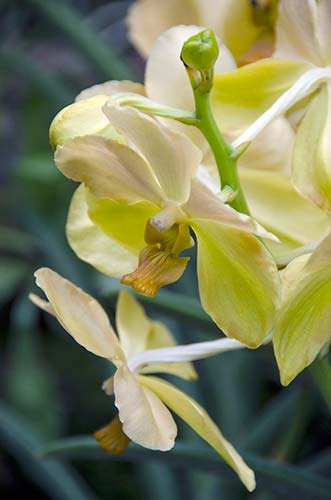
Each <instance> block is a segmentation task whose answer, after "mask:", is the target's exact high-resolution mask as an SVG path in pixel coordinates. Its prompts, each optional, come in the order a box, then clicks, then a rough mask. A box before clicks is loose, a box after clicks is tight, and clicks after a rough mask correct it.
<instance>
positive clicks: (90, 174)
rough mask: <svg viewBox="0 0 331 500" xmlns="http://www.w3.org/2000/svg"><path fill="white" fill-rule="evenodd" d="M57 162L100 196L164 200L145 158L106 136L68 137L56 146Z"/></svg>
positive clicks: (76, 179) (153, 201)
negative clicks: (63, 142) (62, 144)
mask: <svg viewBox="0 0 331 500" xmlns="http://www.w3.org/2000/svg"><path fill="white" fill-rule="evenodd" d="M81 102H84V101H81ZM55 163H56V165H57V167H58V168H59V169H60V170H61V172H62V173H63V174H64V175H66V176H67V177H69V179H73V180H75V181H78V182H84V184H85V185H86V186H87V187H88V188H89V190H90V191H91V192H92V193H93V194H94V195H95V196H97V197H98V198H110V199H113V200H118V201H126V202H128V203H136V202H139V201H145V200H146V201H150V202H152V203H156V204H158V203H161V202H162V200H163V196H164V195H163V193H162V191H161V189H160V187H159V185H158V184H157V181H156V179H155V178H154V176H153V172H152V171H151V169H150V167H149V165H148V164H147V163H146V161H145V160H144V159H143V158H142V157H141V156H140V155H139V154H138V153H136V152H135V151H134V150H133V149H131V148H129V147H128V146H125V145H123V144H118V143H116V142H114V141H110V140H107V139H105V138H103V137H98V136H92V135H91V136H85V137H77V138H75V139H71V140H69V141H66V143H65V145H64V146H59V147H58V148H57V150H56V153H55Z"/></svg>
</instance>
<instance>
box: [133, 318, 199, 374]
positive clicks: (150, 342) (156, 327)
mask: <svg viewBox="0 0 331 500" xmlns="http://www.w3.org/2000/svg"><path fill="white" fill-rule="evenodd" d="M175 345H176V341H175V338H174V337H173V335H172V333H171V332H170V330H169V329H168V328H167V327H166V326H165V325H164V324H163V323H160V322H159V321H152V322H151V328H150V330H149V334H148V337H147V344H146V349H161V348H163V347H172V346H175ZM141 373H169V374H171V375H176V376H177V377H181V378H183V379H185V380H196V379H197V378H198V374H197V372H196V371H195V368H194V366H193V364H192V363H159V364H153V365H148V366H146V368H143V370H142V371H141Z"/></svg>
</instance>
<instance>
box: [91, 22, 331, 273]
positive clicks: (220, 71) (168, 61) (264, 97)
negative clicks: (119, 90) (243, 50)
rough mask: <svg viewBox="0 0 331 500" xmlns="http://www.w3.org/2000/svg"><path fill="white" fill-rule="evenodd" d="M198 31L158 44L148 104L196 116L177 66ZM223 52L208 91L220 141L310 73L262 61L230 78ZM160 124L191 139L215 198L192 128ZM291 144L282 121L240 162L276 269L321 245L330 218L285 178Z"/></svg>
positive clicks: (181, 29) (169, 35)
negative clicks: (272, 237) (274, 239)
mask: <svg viewBox="0 0 331 500" xmlns="http://www.w3.org/2000/svg"><path fill="white" fill-rule="evenodd" d="M200 29H201V28H199V27H193V26H177V27H174V28H171V29H170V30H168V31H166V32H165V33H163V34H162V35H161V36H160V37H159V39H158V40H157V41H156V43H155V45H154V47H153V49H152V51H151V53H150V56H149V58H148V60H147V65H146V73H145V87H146V95H147V96H148V97H149V98H151V99H153V100H154V101H156V102H159V103H162V104H164V105H168V106H174V107H177V108H183V109H186V110H189V111H192V110H194V100H193V97H192V92H191V88H190V83H189V80H188V78H187V75H186V72H185V70H184V67H183V64H182V63H181V61H180V52H181V48H182V45H183V43H184V41H185V40H186V39H187V38H188V37H189V36H191V35H192V34H195V33H197V32H199V31H200ZM221 51H222V53H221V54H220V56H219V58H218V60H217V62H216V65H215V78H214V79H215V83H214V86H213V88H212V91H211V101H212V110H213V113H215V119H216V121H217V124H218V126H219V127H220V129H221V131H222V132H223V134H224V135H225V137H227V138H228V139H230V140H233V139H234V138H235V137H236V136H238V135H239V134H240V133H242V132H243V131H244V129H245V127H247V126H248V125H249V124H250V123H251V121H252V120H254V119H255V118H257V117H258V116H259V114H260V113H262V112H263V111H264V110H265V109H266V107H267V106H269V105H270V104H272V102H273V101H274V100H275V99H276V98H277V97H279V96H280V95H281V94H282V93H283V92H284V91H285V90H286V88H287V86H288V85H290V84H291V82H294V81H295V80H296V79H297V78H298V77H299V76H300V75H301V74H302V72H303V71H304V70H305V69H307V67H308V66H307V64H306V63H301V62H298V61H296V62H291V61H276V60H273V59H267V60H265V61H261V62H260V63H256V64H250V65H248V66H246V67H245V68H242V69H239V70H236V71H234V68H235V65H234V62H233V61H232V60H231V57H230V56H229V53H228V51H227V50H226V48H225V47H224V46H221ZM258 67H260V68H261V71H260V72H259V73H258V74H256V76H255V73H254V71H255V70H254V68H258ZM277 72H278V73H277ZM278 74H280V75H281V77H282V78H283V80H284V81H285V79H287V80H291V82H290V83H288V84H286V85H284V81H283V80H282V79H281V78H280V77H279V78H278V79H274V77H276V75H278ZM243 75H246V77H245V78H244V77H243ZM100 90H101V89H100ZM224 96H225V97H224ZM270 96H271V97H270ZM261 102H262V103H263V106H262V107H261V106H260V104H261ZM163 122H164V123H166V124H167V125H168V126H169V127H171V128H176V129H177V130H180V131H181V132H183V133H185V134H186V135H188V136H189V137H190V138H191V139H192V140H193V141H194V142H195V144H197V145H198V146H199V148H200V149H201V150H202V151H203V152H204V157H203V160H202V163H203V165H204V166H205V167H206V169H204V168H203V167H202V168H200V169H199V172H198V175H199V178H200V179H201V180H203V181H205V180H206V177H209V182H208V186H209V187H210V188H211V189H213V190H214V191H215V192H219V190H220V185H219V176H218V173H217V169H216V167H215V161H214V158H213V157H212V154H211V151H210V149H209V148H208V145H207V143H206V141H205V140H204V138H203V137H202V135H201V134H200V132H199V131H198V130H197V129H196V128H195V127H188V126H187V125H184V124H182V123H178V122H174V121H173V120H171V121H170V120H164V119H163ZM294 140H295V133H294V131H293V129H292V127H291V125H290V123H289V121H288V120H287V119H286V118H284V117H283V116H279V117H278V118H276V119H275V120H273V121H272V122H271V123H269V125H268V126H266V127H265V128H263V129H261V131H260V133H259V135H257V137H256V138H254V140H252V143H251V145H250V146H249V148H248V149H247V151H246V152H245V153H244V154H243V155H242V156H241V157H240V159H239V162H238V167H239V176H240V180H241V184H242V187H243V190H244V193H245V195H246V199H247V202H248V206H249V208H250V210H251V213H252V215H253V216H254V218H255V219H256V220H258V221H259V222H260V223H261V224H262V225H263V226H264V227H266V228H267V229H268V230H269V231H271V232H272V233H273V234H275V235H276V236H277V237H278V238H279V240H280V241H281V244H279V243H278V244H273V243H272V242H267V245H268V247H269V248H270V250H271V251H272V253H273V255H274V256H275V258H276V259H277V262H279V264H280V265H283V264H286V263H287V262H289V260H290V259H291V258H292V256H295V255H296V253H297V252H298V251H300V249H302V251H304V249H305V247H306V246H307V245H310V244H311V243H312V242H316V241H319V240H320V239H322V238H323V237H324V235H325V234H326V232H327V231H328V227H329V222H328V218H327V215H326V214H325V213H324V212H323V211H322V210H320V209H319V208H317V207H316V206H315V205H314V204H312V203H311V202H310V201H308V200H306V199H305V198H303V197H302V196H300V195H299V194H298V192H297V191H296V190H295V189H294V188H293V186H292V183H291V180H290V178H289V174H290V170H291V158H292V154H293V145H294ZM234 144H235V143H234ZM235 145H236V144H235ZM206 170H207V171H208V172H206Z"/></svg>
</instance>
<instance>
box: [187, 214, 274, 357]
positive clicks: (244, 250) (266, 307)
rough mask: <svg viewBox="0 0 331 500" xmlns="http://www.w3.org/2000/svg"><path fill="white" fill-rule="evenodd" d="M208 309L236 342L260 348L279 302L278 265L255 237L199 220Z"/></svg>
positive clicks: (196, 224) (196, 227)
mask: <svg viewBox="0 0 331 500" xmlns="http://www.w3.org/2000/svg"><path fill="white" fill-rule="evenodd" d="M192 227H193V229H194V232H195V234H196V237H197V241H198V279H199V291H200V298H201V303H202V306H203V308H204V309H205V310H206V312H207V313H208V314H209V315H210V316H211V317H212V318H213V320H214V321H215V323H216V324H217V325H218V326H219V328H220V329H221V330H222V331H223V332H224V333H225V334H226V335H227V336H228V337H231V338H235V339H237V340H239V341H240V342H242V343H243V344H246V345H247V346H249V347H252V348H256V347H258V346H259V345H260V344H261V343H262V342H263V340H264V338H265V337H266V336H267V335H268V334H269V333H270V332H271V330H272V328H273V326H274V323H275V319H276V310H277V306H278V302H279V288H280V283H279V276H278V271H277V267H276V264H275V262H274V260H273V258H272V257H271V255H270V254H269V252H268V251H267V250H266V248H265V247H264V246H263V245H262V243H260V242H259V241H258V239H257V238H256V237H254V236H253V235H251V234H248V233H245V232H243V231H238V230H236V229H232V228H231V227H227V226H225V225H223V224H219V223H218V222H215V221H212V220H208V219H206V220H204V219H195V220H194V221H192Z"/></svg>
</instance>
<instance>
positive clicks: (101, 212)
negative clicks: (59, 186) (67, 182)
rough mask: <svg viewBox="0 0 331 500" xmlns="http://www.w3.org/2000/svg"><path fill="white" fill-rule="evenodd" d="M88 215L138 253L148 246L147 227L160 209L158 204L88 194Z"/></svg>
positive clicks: (107, 232) (133, 251)
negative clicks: (124, 200)
mask: <svg viewBox="0 0 331 500" xmlns="http://www.w3.org/2000/svg"><path fill="white" fill-rule="evenodd" d="M86 201H87V204H88V216H89V217H90V219H91V221H92V222H94V223H95V224H96V225H97V226H98V227H99V228H100V229H101V230H102V231H103V232H104V233H105V234H106V235H108V236H109V237H110V238H111V239H114V240H115V241H117V242H118V243H119V244H120V245H123V246H124V247H125V248H127V249H128V250H129V251H130V252H132V253H133V254H135V255H138V254H139V253H140V252H141V250H142V249H143V248H144V247H145V246H146V242H145V238H144V235H145V228H146V224H147V223H148V221H149V220H150V218H151V217H153V216H155V214H157V213H158V211H159V210H160V209H159V208H158V207H157V206H156V205H153V204H152V203H147V202H143V201H142V202H139V203H134V204H131V205H128V204H127V203H123V202H118V201H113V200H108V199H106V198H96V197H95V196H93V195H92V194H91V193H88V194H87V196H86Z"/></svg>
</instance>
